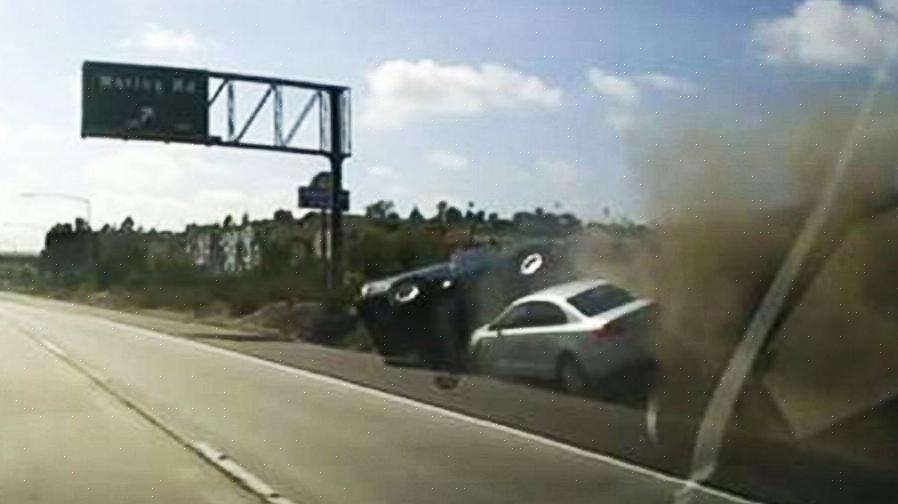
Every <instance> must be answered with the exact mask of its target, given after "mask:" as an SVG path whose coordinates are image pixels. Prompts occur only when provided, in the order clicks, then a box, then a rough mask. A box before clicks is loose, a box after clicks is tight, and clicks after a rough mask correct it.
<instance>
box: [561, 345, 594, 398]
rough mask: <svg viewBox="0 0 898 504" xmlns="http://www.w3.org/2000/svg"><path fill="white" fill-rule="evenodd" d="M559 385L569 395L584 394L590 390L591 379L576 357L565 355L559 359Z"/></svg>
mask: <svg viewBox="0 0 898 504" xmlns="http://www.w3.org/2000/svg"><path fill="white" fill-rule="evenodd" d="M556 376H557V379H558V385H559V386H560V387H561V390H563V391H564V392H566V393H568V394H573V395H578V394H583V393H585V392H586V391H587V389H588V388H589V377H588V376H587V374H586V371H585V370H584V369H583V366H582V365H581V364H580V362H579V361H578V360H577V358H576V357H574V356H573V355H570V354H564V355H562V356H561V357H560V358H559V359H558V368H557V373H556Z"/></svg>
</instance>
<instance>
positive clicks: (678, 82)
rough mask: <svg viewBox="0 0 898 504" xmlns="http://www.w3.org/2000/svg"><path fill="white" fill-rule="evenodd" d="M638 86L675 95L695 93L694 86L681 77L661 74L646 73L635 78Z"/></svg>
mask: <svg viewBox="0 0 898 504" xmlns="http://www.w3.org/2000/svg"><path fill="white" fill-rule="evenodd" d="M636 80H637V81H638V82H639V83H640V84H645V85H647V86H650V87H653V88H655V89H658V90H661V91H673V92H675V93H682V94H689V93H692V92H694V91H695V85H694V84H692V83H691V82H689V81H688V80H686V79H683V78H681V77H674V76H673V75H668V74H663V73H647V74H643V75H640V76H638V77H636Z"/></svg>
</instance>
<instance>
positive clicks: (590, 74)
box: [586, 68, 639, 105]
mask: <svg viewBox="0 0 898 504" xmlns="http://www.w3.org/2000/svg"><path fill="white" fill-rule="evenodd" d="M586 77H587V78H588V79H589V83H590V84H592V87H593V89H595V90H596V91H597V92H598V93H599V95H600V96H601V97H602V98H605V99H607V100H609V101H612V102H615V103H619V104H622V105H630V104H635V103H636V102H638V101H639V87H638V86H637V85H636V83H635V82H634V81H633V79H628V78H626V77H621V76H618V75H612V74H609V73H607V72H605V71H604V70H601V69H599V68H590V69H589V70H588V71H587V72H586Z"/></svg>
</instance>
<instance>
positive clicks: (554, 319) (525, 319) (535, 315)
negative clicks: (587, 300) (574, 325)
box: [499, 301, 567, 329]
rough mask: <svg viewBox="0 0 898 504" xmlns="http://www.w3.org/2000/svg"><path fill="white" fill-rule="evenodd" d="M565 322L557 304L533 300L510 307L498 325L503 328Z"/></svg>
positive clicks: (564, 316) (550, 324)
mask: <svg viewBox="0 0 898 504" xmlns="http://www.w3.org/2000/svg"><path fill="white" fill-rule="evenodd" d="M566 322H567V315H565V314H564V311H563V310H562V309H561V308H559V307H558V306H557V305H555V304H553V303H549V302H547V301H533V302H529V303H522V304H520V305H518V306H516V307H514V308H512V309H511V311H509V312H508V313H507V314H506V315H505V316H504V317H502V319H501V320H500V321H499V326H500V327H501V328H503V329H511V328H518V327H546V326H553V325H560V324H564V323H566Z"/></svg>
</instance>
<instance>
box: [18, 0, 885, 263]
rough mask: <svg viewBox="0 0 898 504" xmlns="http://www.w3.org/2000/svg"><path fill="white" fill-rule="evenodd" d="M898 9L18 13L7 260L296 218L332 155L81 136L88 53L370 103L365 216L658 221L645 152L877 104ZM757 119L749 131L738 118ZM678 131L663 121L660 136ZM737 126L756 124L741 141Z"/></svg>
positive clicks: (219, 7)
mask: <svg viewBox="0 0 898 504" xmlns="http://www.w3.org/2000/svg"><path fill="white" fill-rule="evenodd" d="M895 13H898V2H896V1H895V0H879V1H878V2H876V3H873V4H871V3H866V4H861V3H857V2H847V1H841V0H801V1H795V2H741V1H714V2H711V1H708V2H699V1H691V0H690V1H687V0H682V1H677V2H669V1H661V0H658V1H645V2H640V1H621V2H601V1H598V0H590V1H582V2H580V1H568V2H546V1H530V0H515V1H506V2H500V1H479V2H435V1H433V2H430V1H428V2H414V3H413V2H399V1H388V2H373V1H345V2H320V1H317V2H308V1H295V2H290V1H286V0H271V1H267V2H264V3H258V2H238V1H236V0H220V1H216V2H211V1H209V2H205V1H185V0H181V1H175V0H172V1H169V0H160V1H149V0H132V1H121V2H100V1H79V2H69V1H62V0H60V1H35V2H18V1H11V0H0V61H2V62H3V66H4V71H3V77H2V78H0V96H3V97H4V99H3V100H0V181H2V183H0V249H9V248H18V249H31V250H34V249H38V248H40V246H41V234H42V233H41V227H44V226H47V225H48V224H51V223H52V222H55V221H57V220H63V219H70V218H71V217H72V215H73V214H74V213H75V212H77V211H79V210H78V207H77V205H74V204H72V203H69V202H63V201H52V200H40V201H38V200H31V199H23V198H20V197H19V196H18V195H19V194H20V193H21V192H23V191H43V192H66V193H75V194H80V195H84V196H87V197H90V199H91V200H92V202H93V206H94V208H93V210H94V224H95V225H100V224H102V223H104V222H120V221H121V220H122V219H123V218H124V217H125V216H126V215H132V216H133V217H134V218H135V220H136V221H137V222H138V223H139V224H143V225H144V226H146V227H159V228H175V229H177V228H180V227H182V226H183V225H184V224H185V223H187V222H192V221H200V222H208V221H212V220H220V219H221V218H222V217H223V216H224V215H225V214H226V213H232V214H235V215H239V214H241V213H243V212H244V211H248V212H249V213H250V214H251V215H252V216H268V215H271V213H272V212H273V211H274V210H275V209H277V208H291V209H295V188H296V186H297V185H300V184H302V183H305V182H306V181H307V180H308V179H309V178H310V177H311V176H312V175H313V174H314V173H315V172H316V171H318V170H319V169H323V168H324V167H325V165H324V164H323V163H322V161H320V160H317V159H314V158H306V157H300V156H295V155H282V154H271V153H258V152H243V151H238V150H234V149H214V148H204V147H197V146H167V145H162V144H155V143H138V142H127V143H126V142H121V141H114V140H99V139H87V140H83V139H81V138H80V137H79V136H78V131H79V129H78V125H79V121H80V101H79V92H80V91H79V72H80V67H81V64H82V62H83V61H84V60H85V59H93V60H109V61H122V62H125V61H127V62H136V63H156V64H167V65H183V66H197V67H202V68H208V69H215V70H228V71H238V72H242V73H258V74H261V75H271V76H280V77H286V78H297V79H308V80H322V81H327V82H334V83H340V84H345V85H349V86H351V87H352V88H353V99H354V104H353V110H354V132H353V133H354V134H353V145H354V153H353V157H352V159H351V160H349V161H348V162H347V163H346V169H345V173H346V175H345V177H346V183H347V185H348V186H349V188H350V189H351V190H352V192H353V209H354V210H355V211H360V210H361V209H362V208H363V207H364V205H365V204H367V203H369V202H371V201H374V200H376V199H391V200H394V201H396V203H397V205H398V207H399V209H400V210H401V211H402V212H403V213H405V212H408V211H409V210H410V208H411V205H412V204H414V203H417V204H419V205H420V206H421V207H422V210H423V211H424V212H425V214H428V213H432V209H433V207H434V206H435V205H436V203H437V201H439V200H440V199H446V200H448V201H449V202H450V203H453V204H456V205H459V206H464V205H466V203H467V202H468V201H473V202H475V203H476V204H477V205H478V206H479V207H482V208H486V209H489V210H498V211H500V212H504V213H508V212H510V211H513V210H516V209H521V208H533V207H536V206H544V207H547V208H553V207H554V206H555V205H556V203H557V204H560V205H561V207H562V208H564V209H567V210H572V211H575V212H577V213H578V214H581V215H583V216H585V217H587V218H598V217H600V216H601V214H602V213H601V212H602V208H603V207H606V206H607V207H609V208H611V209H612V210H613V211H614V213H615V214H617V215H627V216H630V217H632V218H636V219H648V218H652V217H653V216H652V215H651V210H650V209H649V208H648V207H649V206H651V205H647V202H646V199H647V198H650V197H651V196H650V195H649V194H647V192H646V189H645V187H644V186H643V182H644V181H642V182H641V181H639V180H638V177H635V175H634V166H633V162H634V161H633V159H632V151H633V149H635V148H638V146H639V145H641V144H642V143H644V142H645V141H646V139H647V138H658V137H659V136H660V137H663V136H665V135H675V134H677V133H678V128H682V127H684V123H686V122H688V120H685V119H684V118H689V117H694V116H701V114H703V113H705V114H706V113H708V111H709V110H711V111H714V113H720V114H722V115H723V116H727V114H729V115H731V116H733V117H739V118H741V119H743V122H744V124H747V125H748V126H744V127H752V126H751V125H752V124H756V123H758V122H763V120H764V118H765V117H769V116H770V114H771V113H782V112H783V111H784V110H791V108H794V107H795V106H796V105H795V104H796V103H797V102H798V101H800V100H796V97H797V96H800V95H801V93H804V92H806V91H807V90H808V89H818V88H819V89H826V90H830V91H833V90H834V91H835V92H838V93H843V92H844V93H845V94H847V95H850V96H853V94H857V93H859V92H861V91H862V89H863V87H864V86H865V85H866V82H867V80H868V76H869V71H868V70H869V69H870V68H871V67H872V66H874V65H875V64H876V62H877V61H878V60H879V59H881V55H882V47H883V45H884V44H886V43H887V42H889V41H892V40H894V39H895V37H896V32H898V30H896V23H895V20H894V17H893V14H895ZM736 122H739V121H736ZM659 125H664V126H663V127H659ZM737 129H738V128H737Z"/></svg>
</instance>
